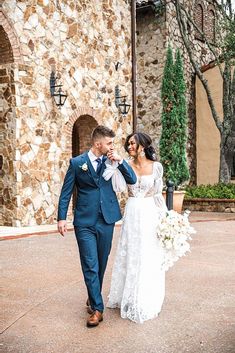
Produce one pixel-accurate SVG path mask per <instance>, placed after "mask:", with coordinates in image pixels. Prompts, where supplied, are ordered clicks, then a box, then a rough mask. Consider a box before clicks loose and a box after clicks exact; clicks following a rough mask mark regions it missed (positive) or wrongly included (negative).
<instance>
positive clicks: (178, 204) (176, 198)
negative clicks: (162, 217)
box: [162, 190, 185, 213]
mask: <svg viewBox="0 0 235 353" xmlns="http://www.w3.org/2000/svg"><path fill="white" fill-rule="evenodd" d="M162 194H163V197H164V199H165V200H166V191H163V192H162ZM184 195H185V191H182V190H180V191H174V194H173V210H174V211H176V212H178V213H181V212H182V208H183V201H184Z"/></svg>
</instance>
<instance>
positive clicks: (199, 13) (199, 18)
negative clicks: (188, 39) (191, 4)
mask: <svg viewBox="0 0 235 353" xmlns="http://www.w3.org/2000/svg"><path fill="white" fill-rule="evenodd" d="M203 16H204V14H203V7H202V5H200V4H197V5H196V7H195V11H194V22H195V24H196V26H197V27H198V28H199V29H200V30H201V31H202V32H203V30H204V24H203V22H204V18H203ZM195 38H196V39H200V40H202V36H201V34H200V33H199V32H198V31H197V30H196V33H195Z"/></svg>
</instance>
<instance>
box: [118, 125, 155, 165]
mask: <svg viewBox="0 0 235 353" xmlns="http://www.w3.org/2000/svg"><path fill="white" fill-rule="evenodd" d="M132 136H134V139H135V142H136V145H137V149H138V148H139V146H143V147H144V153H145V156H146V158H147V159H150V160H151V161H156V160H157V156H156V151H155V149H154V148H153V146H152V139H151V137H150V136H149V135H147V134H145V133H144V132H136V133H132V134H130V135H128V136H127V138H126V141H125V144H124V148H125V150H126V151H127V152H128V143H129V140H130V138H131V137H132Z"/></svg>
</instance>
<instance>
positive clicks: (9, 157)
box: [0, 26, 16, 226]
mask: <svg viewBox="0 0 235 353" xmlns="http://www.w3.org/2000/svg"><path fill="white" fill-rule="evenodd" d="M12 63H14V57H13V51H12V46H11V43H10V41H9V38H8V35H7V33H6V32H5V31H4V28H3V26H0V102H1V103H0V104H1V112H0V114H1V125H0V136H1V138H0V145H1V146H0V150H1V152H0V153H1V154H0V178H1V179H2V182H1V189H2V190H1V192H0V194H1V197H0V219H1V220H2V221H1V224H0V225H5V226H13V225H15V224H14V220H15V215H16V197H15V189H16V185H15V182H16V181H15V171H14V164H13V161H14V159H15V110H14V101H15V97H14V96H15V85H14V71H13V66H12Z"/></svg>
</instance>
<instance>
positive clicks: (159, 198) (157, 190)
mask: <svg viewBox="0 0 235 353" xmlns="http://www.w3.org/2000/svg"><path fill="white" fill-rule="evenodd" d="M154 168H155V180H154V201H155V204H156V206H157V207H159V208H160V209H162V211H167V207H166V202H165V199H164V197H163V195H162V189H163V180H162V177H163V167H162V165H161V163H159V162H155V163H154Z"/></svg>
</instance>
